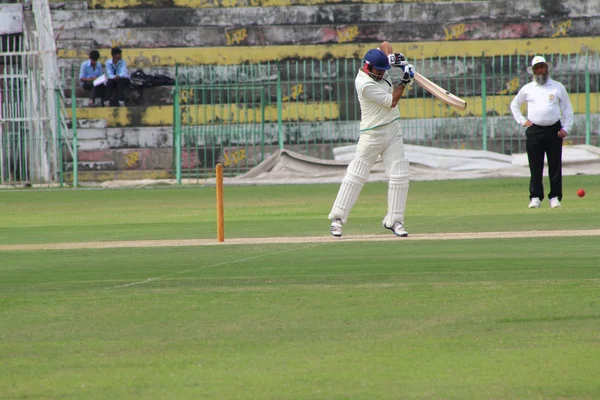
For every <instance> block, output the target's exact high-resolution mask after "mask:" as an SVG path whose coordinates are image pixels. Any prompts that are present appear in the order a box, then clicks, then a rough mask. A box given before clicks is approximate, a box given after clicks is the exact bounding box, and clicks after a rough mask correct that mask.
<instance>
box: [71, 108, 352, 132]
mask: <svg viewBox="0 0 600 400" xmlns="http://www.w3.org/2000/svg"><path fill="white" fill-rule="evenodd" d="M67 113H68V114H69V117H71V110H70V109H68V110H67ZM281 115H282V117H283V121H285V122H287V121H328V120H337V119H338V118H339V117H340V111H339V106H338V104H337V103H335V102H316V103H307V104H304V103H288V102H285V103H283V105H282V113H281ZM77 118H78V119H104V120H106V121H107V123H108V126H110V127H119V126H132V125H133V122H134V121H133V118H134V117H133V114H132V112H131V109H129V108H127V107H94V108H78V109H77ZM181 118H182V123H183V124H184V125H202V124H211V123H216V122H214V121H215V120H218V121H220V123H223V122H225V123H230V124H238V123H258V122H260V121H261V113H260V109H244V108H243V107H239V106H238V105H236V104H223V105H195V106H183V107H182V116H181ZM139 119H140V123H139V125H141V126H169V125H173V106H149V107H146V108H145V109H144V110H143V111H142V113H141V115H140V117H139ZM265 122H277V105H270V106H267V107H265Z"/></svg>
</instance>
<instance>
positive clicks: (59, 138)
mask: <svg viewBox="0 0 600 400" xmlns="http://www.w3.org/2000/svg"><path fill="white" fill-rule="evenodd" d="M54 100H55V102H56V104H60V91H59V90H58V89H54ZM54 111H55V113H56V115H55V117H56V142H55V146H57V147H58V149H57V150H58V151H57V152H56V153H57V163H56V164H57V165H56V167H57V168H58V177H59V181H60V187H63V185H64V177H63V154H62V136H63V135H62V131H61V123H60V122H61V121H60V118H61V116H60V108H58V107H55V108H54Z"/></svg>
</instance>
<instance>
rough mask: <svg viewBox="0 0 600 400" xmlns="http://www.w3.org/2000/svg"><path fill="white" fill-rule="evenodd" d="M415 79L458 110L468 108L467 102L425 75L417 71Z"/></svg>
mask: <svg viewBox="0 0 600 400" xmlns="http://www.w3.org/2000/svg"><path fill="white" fill-rule="evenodd" d="M415 81H417V83H418V84H419V85H421V86H422V87H423V89H425V90H427V91H428V92H429V93H431V94H432V95H434V96H435V97H437V98H438V99H440V100H442V101H443V102H444V103H446V104H448V105H449V106H451V107H454V108H456V109H458V110H461V111H462V110H465V109H466V108H467V102H466V101H464V100H463V99H461V98H460V97H458V96H455V95H453V94H452V93H450V92H449V91H447V90H446V89H444V88H443V87H440V86H438V85H436V84H435V83H433V82H431V81H430V80H429V79H427V78H425V77H424V76H423V75H421V74H419V73H418V72H415Z"/></svg>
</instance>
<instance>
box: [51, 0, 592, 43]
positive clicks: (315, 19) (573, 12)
mask: <svg viewBox="0 0 600 400" xmlns="http://www.w3.org/2000/svg"><path fill="white" fill-rule="evenodd" d="M206 5H208V3H207V2H204V6H206ZM561 5H562V8H564V9H565V10H568V17H567V16H565V15H555V16H549V15H548V11H547V10H546V8H547V7H542V4H540V3H538V2H534V1H517V0H510V1H465V2H457V1H448V2H429V1H427V2H426V1H421V2H402V3H400V2H394V3H383V4H382V3H379V4H373V3H368V2H364V3H359V4H351V3H345V4H339V3H331V2H327V3H326V4H321V5H303V6H295V5H294V6H283V7H237V6H236V7H217V8H206V7H203V8H197V9H194V8H164V7H163V8H129V9H127V8H126V9H119V10H85V11H84V10H81V11H77V10H54V11H52V20H53V26H54V29H57V28H60V27H63V28H64V29H65V30H71V29H90V28H91V29H112V28H124V27H127V28H134V27H141V28H150V27H152V28H163V27H197V26H213V27H214V26H218V27H222V28H233V27H248V26H277V25H278V26H285V25H287V26H297V25H322V24H332V25H354V24H356V23H358V22H360V23H363V24H369V23H382V24H394V23H396V24H398V27H399V29H400V28H402V27H403V25H404V24H405V23H430V24H432V26H435V29H439V30H440V31H443V30H444V29H443V27H445V26H446V27H447V26H448V25H451V24H465V23H468V22H469V21H474V20H488V19H489V20H497V21H500V20H504V21H515V22H517V23H519V21H521V23H522V24H523V26H522V27H523V28H526V27H527V24H528V22H529V21H530V20H541V19H545V20H548V19H549V18H550V19H552V18H553V19H556V20H559V19H565V18H569V19H572V18H582V17H583V18H585V17H599V16H600V7H598V4H597V2H595V1H581V0H563V1H561ZM548 25H550V23H548ZM406 37H407V38H409V37H410V31H408V34H407V35H406Z"/></svg>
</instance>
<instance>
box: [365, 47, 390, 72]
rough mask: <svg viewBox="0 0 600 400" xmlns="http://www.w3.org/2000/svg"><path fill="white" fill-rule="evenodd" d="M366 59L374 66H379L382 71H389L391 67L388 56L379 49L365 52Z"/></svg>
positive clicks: (366, 61)
mask: <svg viewBox="0 0 600 400" xmlns="http://www.w3.org/2000/svg"><path fill="white" fill-rule="evenodd" d="M364 61H365V63H367V64H369V65H370V66H372V67H373V68H377V69H379V70H382V71H387V70H388V69H390V68H391V67H390V61H389V59H388V57H387V56H386V55H385V53H384V52H383V51H381V50H379V49H371V50H369V51H367V54H365V58H364Z"/></svg>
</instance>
